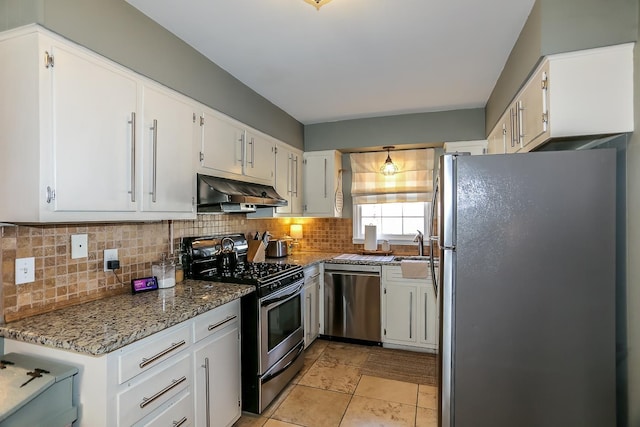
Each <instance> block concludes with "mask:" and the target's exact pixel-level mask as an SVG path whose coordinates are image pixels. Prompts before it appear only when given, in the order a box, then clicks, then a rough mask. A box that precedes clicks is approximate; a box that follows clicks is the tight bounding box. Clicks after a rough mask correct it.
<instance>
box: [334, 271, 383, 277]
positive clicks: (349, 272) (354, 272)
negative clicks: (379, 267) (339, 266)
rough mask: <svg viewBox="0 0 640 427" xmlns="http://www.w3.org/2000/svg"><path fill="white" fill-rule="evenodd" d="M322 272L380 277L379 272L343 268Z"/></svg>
mask: <svg viewBox="0 0 640 427" xmlns="http://www.w3.org/2000/svg"><path fill="white" fill-rule="evenodd" d="M324 274H330V275H333V274H336V275H337V274H339V275H341V276H364V277H380V273H375V272H373V273H372V272H366V271H344V270H342V271H341V270H325V271H324Z"/></svg>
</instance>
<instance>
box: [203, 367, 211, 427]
mask: <svg viewBox="0 0 640 427" xmlns="http://www.w3.org/2000/svg"><path fill="white" fill-rule="evenodd" d="M204 379H205V381H204V396H205V399H206V401H207V403H206V405H205V408H206V414H207V427H209V426H210V425H211V403H210V402H211V399H210V398H209V397H210V396H211V391H210V389H209V387H210V385H209V358H208V357H205V358H204Z"/></svg>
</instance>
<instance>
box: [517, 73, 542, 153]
mask: <svg viewBox="0 0 640 427" xmlns="http://www.w3.org/2000/svg"><path fill="white" fill-rule="evenodd" d="M547 75H548V63H547V64H546V66H545V67H542V68H541V69H540V70H538V72H537V73H536V74H535V75H534V76H533V77H532V78H531V80H530V81H529V82H528V83H527V85H526V86H525V87H524V89H523V91H522V94H521V95H520V97H519V99H518V102H517V107H518V122H519V124H520V125H519V128H518V130H519V138H520V141H521V143H522V146H523V147H526V146H527V145H528V144H529V143H531V142H533V141H535V140H537V139H538V138H540V137H541V136H542V135H544V134H545V133H546V132H547V125H548V123H547V119H548V114H547V81H548V80H547Z"/></svg>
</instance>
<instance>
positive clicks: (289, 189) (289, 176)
mask: <svg viewBox="0 0 640 427" xmlns="http://www.w3.org/2000/svg"><path fill="white" fill-rule="evenodd" d="M275 159H276V163H275V188H276V191H277V192H278V194H279V195H280V196H282V197H284V198H285V199H287V201H288V202H289V204H288V205H287V206H282V207H278V208H276V213H291V214H301V213H302V152H301V151H297V150H293V149H291V148H289V147H288V146H285V145H278V146H276V155H275Z"/></svg>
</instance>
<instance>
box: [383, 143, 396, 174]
mask: <svg viewBox="0 0 640 427" xmlns="http://www.w3.org/2000/svg"><path fill="white" fill-rule="evenodd" d="M394 148H396V147H394V146H392V145H390V146H388V147H382V149H383V150H387V160H385V161H384V164H383V165H382V167H381V168H380V173H381V174H382V175H385V176H391V175H395V174H396V173H398V166H396V164H395V163H393V160H391V155H390V154H389V150H393V149H394Z"/></svg>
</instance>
